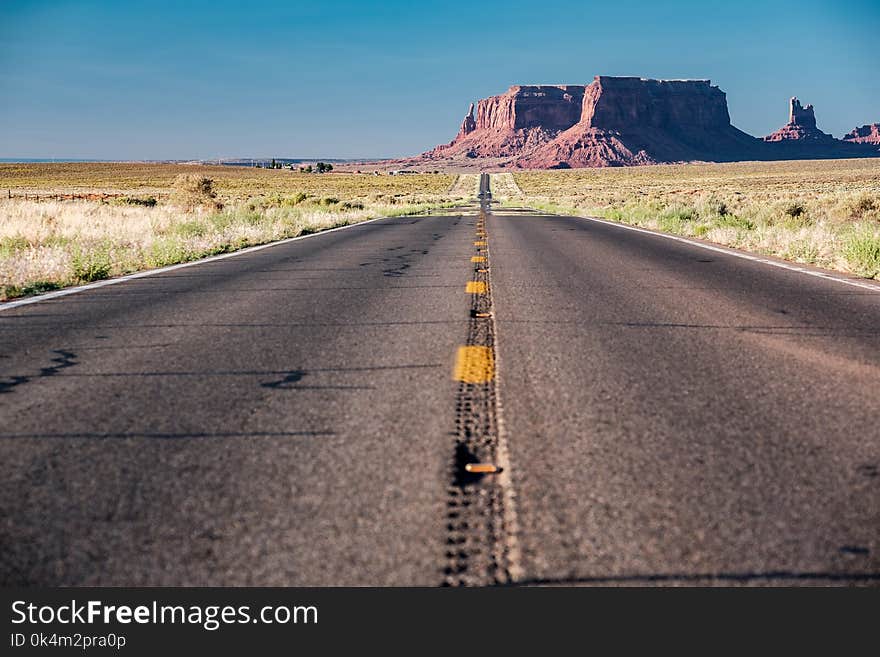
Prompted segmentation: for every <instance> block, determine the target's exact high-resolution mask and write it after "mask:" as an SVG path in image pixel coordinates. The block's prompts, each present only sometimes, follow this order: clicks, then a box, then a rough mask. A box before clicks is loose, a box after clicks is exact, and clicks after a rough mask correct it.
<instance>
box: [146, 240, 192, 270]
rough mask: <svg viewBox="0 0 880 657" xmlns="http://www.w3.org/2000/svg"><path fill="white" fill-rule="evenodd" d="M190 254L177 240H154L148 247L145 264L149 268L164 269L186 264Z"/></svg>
mask: <svg viewBox="0 0 880 657" xmlns="http://www.w3.org/2000/svg"><path fill="white" fill-rule="evenodd" d="M189 258H190V253H189V251H188V250H187V249H186V247H185V246H184V244H183V243H182V242H181V241H180V239H178V238H174V237H166V238H161V239H158V240H156V241H155V242H153V243H152V244H151V245H150V250H149V253H147V254H146V259H147V263H148V264H149V265H150V266H151V267H165V266H166V265H174V264H177V263H178V262H186V261H187V260H189Z"/></svg>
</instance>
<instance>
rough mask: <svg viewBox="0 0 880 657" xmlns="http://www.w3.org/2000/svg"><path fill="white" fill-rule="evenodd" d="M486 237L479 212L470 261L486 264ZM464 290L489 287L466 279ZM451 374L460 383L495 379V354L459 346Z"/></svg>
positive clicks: (476, 291) (481, 315) (482, 270)
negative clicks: (474, 249)
mask: <svg viewBox="0 0 880 657" xmlns="http://www.w3.org/2000/svg"><path fill="white" fill-rule="evenodd" d="M487 237H488V235H487V233H486V223H485V215H484V214H483V213H480V218H479V219H478V220H477V241H475V242H474V246H475V247H477V255H475V256H471V263H473V264H476V265H480V264H483V265H485V264H486V260H487V257H486V255H485V254H486V253H487V252H488V249H487V248H486V247H487V246H488V241H487V239H486V238H487ZM475 271H476V272H478V273H482V274H485V273H487V272H488V269H485V268H478V269H476V270H475ZM464 291H465V293H467V294H487V293H488V292H489V289H488V286H487V285H486V283H485V281H468V282H467V283H466V284H465V288H464ZM474 317H475V318H476V319H485V318H488V317H491V314H490V313H476V314H475V315H474ZM452 376H453V378H454V379H455V380H456V381H460V382H462V383H490V382H491V381H493V380H494V379H495V356H494V353H493V351H492V348H491V347H483V346H478V345H466V346H463V347H459V348H458V352H457V353H456V356H455V367H454V369H453V374H452Z"/></svg>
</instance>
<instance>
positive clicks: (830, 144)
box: [396, 75, 880, 169]
mask: <svg viewBox="0 0 880 657" xmlns="http://www.w3.org/2000/svg"><path fill="white" fill-rule="evenodd" d="M847 157H880V124H876V123H874V124H870V125H866V126H863V127H862V128H857V129H856V130H853V131H852V132H851V133H849V134H848V135H847V136H846V137H845V138H844V139H843V140H840V139H835V138H834V137H832V136H831V135H829V134H826V133H824V132H822V131H821V130H819V128H818V127H817V125H816V116H815V111H814V109H813V106H812V105H807V106H806V107H804V106H802V105H801V103H800V101H799V100H798V99H797V98H792V99H791V101H790V105H789V122H788V123H787V124H786V125H785V126H783V127H782V128H780V129H779V130H777V131H776V132H774V133H773V134H771V135H768V136H767V137H764V138H763V139H758V138H756V137H753V136H751V135H749V134H747V133H745V132H743V131H742V130H739V129H738V128H736V127H734V126H733V125H732V124H731V122H730V114H729V112H728V109H727V97H726V94H725V93H724V92H723V91H721V90H720V89H719V88H718V87H717V86H713V85H712V84H711V82H710V81H709V80H650V79H645V78H636V77H612V76H605V75H601V76H596V77H595V79H594V80H593V82H592V83H590V84H589V85H571V84H559V85H514V86H512V87H510V89H508V90H507V91H506V92H505V93H503V94H500V95H497V96H490V97H488V98H483V99H481V100H479V101H478V102H477V104H476V108H475V106H474V104H471V106H470V108H469V110H468V113H467V115H466V116H465V118H464V120H463V121H462V123H461V127H460V129H459V131H458V134H457V135H456V137H455V139H453V140H452V141H451V142H449V143H448V144H442V145H440V146H437V147H436V148H434V149H432V150H430V151H428V152H426V153H423V154H422V155H419V156H416V157H413V158H407V159H405V160H397V161H396V162H397V163H398V164H401V165H404V166H438V165H439V166H448V167H452V168H487V167H491V168H529V169H547V168H569V167H608V166H632V165H640V164H656V163H663V162H692V161H708V162H731V161H738V160H789V159H808V158H810V159H812V158H847Z"/></svg>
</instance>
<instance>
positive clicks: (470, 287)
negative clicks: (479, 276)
mask: <svg viewBox="0 0 880 657" xmlns="http://www.w3.org/2000/svg"><path fill="white" fill-rule="evenodd" d="M464 291H465V292H467V293H468V294H486V284H485V283H484V282H483V281H468V282H467V285H465V287H464Z"/></svg>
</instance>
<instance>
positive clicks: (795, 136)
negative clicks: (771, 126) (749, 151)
mask: <svg viewBox="0 0 880 657" xmlns="http://www.w3.org/2000/svg"><path fill="white" fill-rule="evenodd" d="M800 139H807V140H811V141H814V142H815V141H819V142H828V143H830V142H833V141H834V137H832V136H831V135H829V134H826V133H824V132H822V131H821V130H819V128H817V127H816V113H815V111H814V110H813V106H812V105H807V106H806V107H802V106H801V101H799V100H798V99H797V97H794V98H792V99H791V100H790V101H789V111H788V123H786V124H785V125H784V126H782V127H781V128H780V129H779V130H777V131H776V132H774V133H772V134H770V135H767V136H766V137H764V141H787V140H800Z"/></svg>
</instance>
